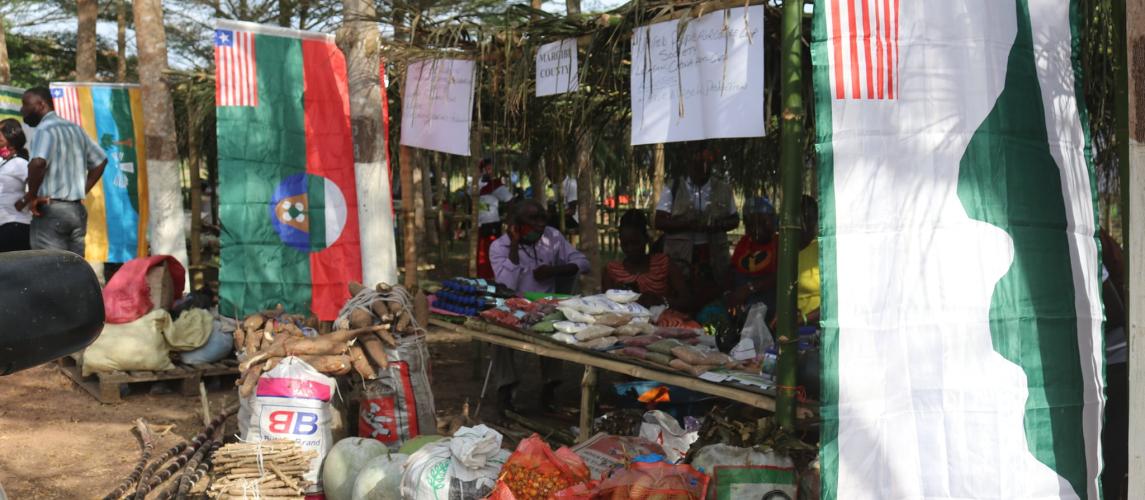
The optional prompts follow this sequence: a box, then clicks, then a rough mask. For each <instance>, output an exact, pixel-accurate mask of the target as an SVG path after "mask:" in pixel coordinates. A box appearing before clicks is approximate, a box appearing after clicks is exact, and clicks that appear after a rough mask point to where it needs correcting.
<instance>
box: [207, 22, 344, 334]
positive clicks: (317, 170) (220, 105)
mask: <svg viewBox="0 0 1145 500" xmlns="http://www.w3.org/2000/svg"><path fill="white" fill-rule="evenodd" d="M214 45H215V63H216V80H215V84H216V86H215V91H216V94H215V99H216V114H217V132H218V154H219V198H220V201H219V218H220V219H221V222H222V225H223V232H222V257H221V261H222V262H221V264H222V268H221V269H220V272H219V283H220V286H219V288H220V290H219V294H220V305H221V309H222V313H223V314H225V315H244V314H248V313H250V312H253V311H257V310H261V309H266V308H269V307H273V306H274V305H275V304H278V303H282V304H284V305H285V306H286V309H287V310H288V311H297V312H307V311H310V312H313V313H314V314H315V315H317V316H318V318H319V319H322V320H333V319H334V318H335V317H336V316H337V314H338V310H339V309H340V308H341V307H342V304H343V303H344V302H345V301H346V299H347V298H348V297H349V292H348V291H347V289H346V283H347V282H349V281H361V279H362V265H361V250H360V246H359V233H358V214H357V209H356V207H357V195H356V193H355V186H354V156H353V145H352V143H351V134H350V109H349V90H348V87H347V81H346V62H345V59H344V57H343V55H342V52H341V51H340V50H339V49H338V47H337V46H335V45H334V37H333V36H332V35H326V34H320V33H310V32H304V31H295V30H289V29H284V28H278V27H272V26H262V25H255V24H248V23H238V22H231V21H219V22H218V24H217V26H216V29H215V34H214Z"/></svg>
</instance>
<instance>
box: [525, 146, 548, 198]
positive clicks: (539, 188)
mask: <svg viewBox="0 0 1145 500" xmlns="http://www.w3.org/2000/svg"><path fill="white" fill-rule="evenodd" d="M529 185H530V186H533V199H534V200H537V203H540V204H541V206H542V207H546V208H547V207H548V206H549V192H548V187H549V180H548V179H547V178H545V158H544V157H542V156H539V155H538V156H537V159H536V160H534V161H533V163H532V164H531V165H529Z"/></svg>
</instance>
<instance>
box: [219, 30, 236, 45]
mask: <svg viewBox="0 0 1145 500" xmlns="http://www.w3.org/2000/svg"><path fill="white" fill-rule="evenodd" d="M234 44H235V32H233V31H231V30H215V46H216V47H233V46H234Z"/></svg>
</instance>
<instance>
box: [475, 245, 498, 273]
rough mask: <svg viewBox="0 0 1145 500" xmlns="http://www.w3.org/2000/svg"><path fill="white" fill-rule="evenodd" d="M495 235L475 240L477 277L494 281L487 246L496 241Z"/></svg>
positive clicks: (491, 262)
mask: <svg viewBox="0 0 1145 500" xmlns="http://www.w3.org/2000/svg"><path fill="white" fill-rule="evenodd" d="M497 238H498V237H497V235H492V234H491V235H489V236H482V237H481V238H480V239H478V240H477V277H478V278H481V279H485V280H489V281H495V280H496V279H497V277H496V276H494V275H493V261H491V260H489V246H490V245H492V244H493V242H494V241H497Z"/></svg>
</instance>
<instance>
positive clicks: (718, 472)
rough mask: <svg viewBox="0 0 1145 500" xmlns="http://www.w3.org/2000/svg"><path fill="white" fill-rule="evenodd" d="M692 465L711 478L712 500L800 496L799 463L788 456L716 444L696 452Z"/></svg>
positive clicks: (709, 494)
mask: <svg viewBox="0 0 1145 500" xmlns="http://www.w3.org/2000/svg"><path fill="white" fill-rule="evenodd" d="M692 466H693V467H695V468H696V469H699V470H700V471H703V472H705V473H707V474H708V475H709V476H711V478H712V480H711V482H710V483H709V486H708V498H709V499H712V500H732V499H737V498H769V499H770V498H775V499H795V498H797V495H798V490H799V487H798V479H797V477H796V474H795V463H794V462H792V461H791V458H789V457H787V456H785V455H780V454H777V453H772V452H769V451H761V450H759V449H755V448H739V447H736V446H728V445H726V444H713V445H709V446H705V447H703V448H701V449H700V451H698V452H696V455H695V458H693V459H692Z"/></svg>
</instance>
